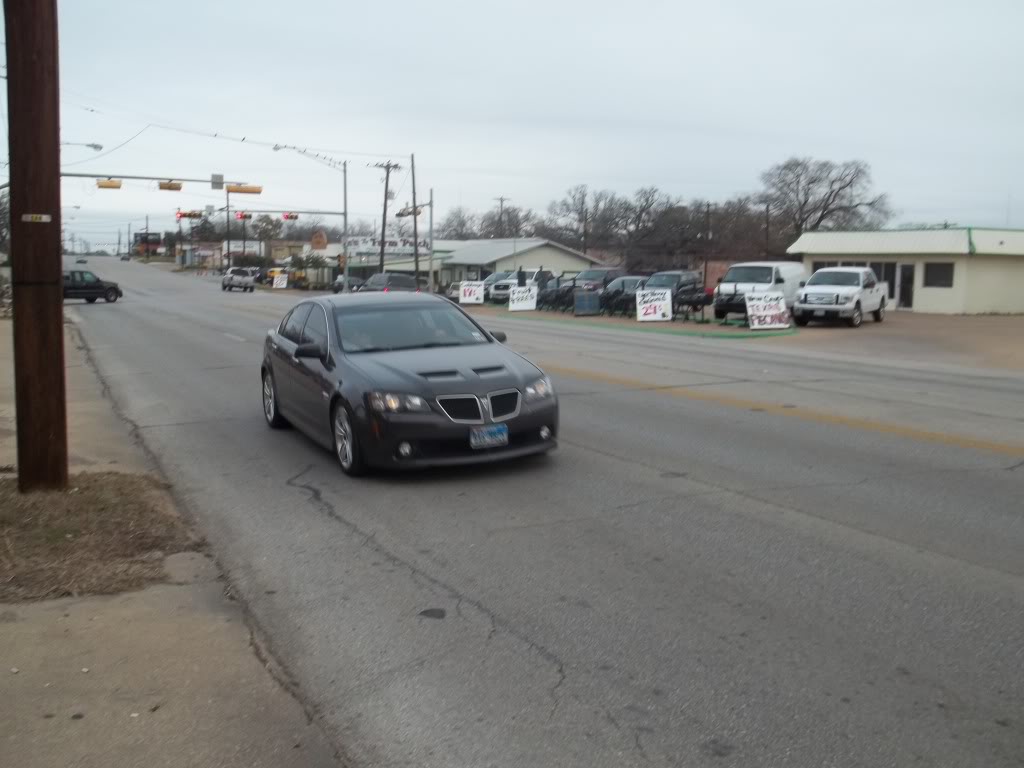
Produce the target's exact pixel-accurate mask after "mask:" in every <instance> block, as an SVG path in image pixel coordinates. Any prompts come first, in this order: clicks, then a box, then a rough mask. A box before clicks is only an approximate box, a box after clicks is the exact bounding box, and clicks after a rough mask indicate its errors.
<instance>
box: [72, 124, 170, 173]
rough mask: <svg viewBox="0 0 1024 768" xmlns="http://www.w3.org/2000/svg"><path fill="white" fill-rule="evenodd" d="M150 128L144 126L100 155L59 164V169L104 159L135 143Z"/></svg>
mask: <svg viewBox="0 0 1024 768" xmlns="http://www.w3.org/2000/svg"><path fill="white" fill-rule="evenodd" d="M150 127H151V126H149V125H147V126H146V127H145V128H143V129H142V130H141V131H139V132H138V133H136V134H135V135H134V136H132V137H131V138H129V139H125V140H124V141H122V142H121V143H120V144H118V145H117V146H116V147H113V148H111V149H108V150H107V151H106V152H100V154H98V155H93V156H92V157H87V158H86V159H85V160H76V161H75V162H73V163H61V166H60V167H61V168H69V167H70V166H72V165H81V164H82V163H91V162H92V161H93V160H99V159H100V158H101V157H106V156H107V155H109V154H112V153H114V152H117V150H119V149H120V148H121V147H123V146H124V145H125V144H128V143H130V142H132V141H135V139H137V138H139V136H141V135H142V134H143V133H145V131H146V129H147V128H150Z"/></svg>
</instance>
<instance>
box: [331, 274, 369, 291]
mask: <svg viewBox="0 0 1024 768" xmlns="http://www.w3.org/2000/svg"><path fill="white" fill-rule="evenodd" d="M364 282H366V281H365V280H363V279H362V278H359V277H352V275H349V276H348V290H349V292H353V291H358V290H359V289H360V288H361V287H362V285H363V283H364ZM331 290H332V291H334V292H335V293H342V292H343V291H344V290H345V276H344V275H338V276H337V277H336V278H334V283H333V284H332V285H331Z"/></svg>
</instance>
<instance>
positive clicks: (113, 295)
mask: <svg viewBox="0 0 1024 768" xmlns="http://www.w3.org/2000/svg"><path fill="white" fill-rule="evenodd" d="M103 300H104V301H105V302H107V304H113V303H114V302H115V301H117V291H116V290H114V289H113V288H107V292H106V293H104V294H103Z"/></svg>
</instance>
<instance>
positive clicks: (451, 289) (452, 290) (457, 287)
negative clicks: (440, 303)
mask: <svg viewBox="0 0 1024 768" xmlns="http://www.w3.org/2000/svg"><path fill="white" fill-rule="evenodd" d="M461 291H462V283H448V290H446V291H445V292H444V295H445V296H447V297H448V298H449V299H454V300H455V301H458V300H459V293H460V292H461Z"/></svg>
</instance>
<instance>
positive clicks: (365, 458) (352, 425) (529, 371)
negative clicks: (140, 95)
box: [260, 291, 558, 475]
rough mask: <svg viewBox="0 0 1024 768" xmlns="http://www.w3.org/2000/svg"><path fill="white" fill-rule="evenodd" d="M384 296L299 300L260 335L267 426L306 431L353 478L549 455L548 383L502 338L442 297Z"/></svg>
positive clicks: (552, 439)
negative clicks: (374, 471) (373, 469)
mask: <svg viewBox="0 0 1024 768" xmlns="http://www.w3.org/2000/svg"><path fill="white" fill-rule="evenodd" d="M379 294H380V292H379V291H377V292H373V291H371V292H366V291H360V292H359V293H353V294H341V295H339V296H320V297H317V298H315V299H311V300H309V301H304V302H302V303H300V304H298V305H297V306H296V307H295V308H294V309H292V310H291V311H290V312H289V313H288V314H287V315H286V316H285V318H284V319H283V320H282V321H281V323H280V325H279V326H278V327H277V328H275V329H273V330H270V331H268V332H267V337H266V342H265V344H264V348H263V360H262V364H261V368H260V376H261V378H262V382H263V415H264V418H265V419H266V421H267V424H269V425H270V426H271V427H273V428H281V427H284V426H286V425H287V424H289V423H290V424H292V425H294V426H295V427H297V428H298V429H300V430H302V431H303V432H305V433H306V434H307V435H308V436H309V437H310V438H312V439H313V440H315V441H316V442H317V443H319V444H320V445H322V446H323V447H324V448H328V449H330V450H331V451H332V452H333V453H334V456H335V458H336V459H337V461H338V463H339V464H340V465H341V470H342V471H343V472H344V473H346V474H348V475H358V474H361V473H362V472H363V471H364V470H365V469H366V468H367V467H370V466H378V467H392V468H416V467H430V466H445V465H449V466H450V465H461V464H470V463H478V462H493V461H501V460H505V459H512V458H517V457H520V456H528V455H532V454H540V453H545V452H547V451H550V450H551V449H553V448H554V447H555V446H556V438H557V435H558V398H557V397H556V395H555V392H554V388H553V387H552V386H551V381H550V380H549V379H548V377H547V376H546V375H545V374H544V372H543V371H542V370H540V368H538V367H537V366H535V365H534V364H533V363H531V362H529V361H528V360H527V359H526V358H524V357H521V356H520V355H518V354H516V353H515V352H513V351H512V350H511V349H509V348H508V347H506V346H505V345H504V344H502V343H500V342H502V341H504V340H505V337H504V335H503V334H501V333H489V332H488V331H486V330H485V329H484V328H483V326H481V325H479V324H478V323H477V322H476V321H475V320H474V319H473V318H472V317H470V316H469V315H468V314H466V313H465V312H464V311H463V310H462V309H461V308H459V307H458V306H457V305H456V304H453V303H452V302H451V301H449V300H448V299H446V298H443V297H441V296H432V295H430V294H425V293H411V292H405V293H400V294H397V295H393V296H382V295H379ZM484 372H486V375H484ZM441 373H443V374H444V375H443V376H442V375H441Z"/></svg>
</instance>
